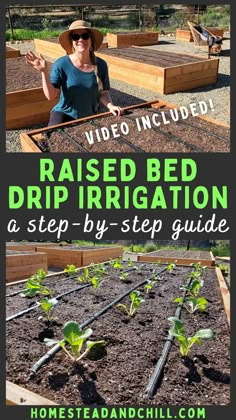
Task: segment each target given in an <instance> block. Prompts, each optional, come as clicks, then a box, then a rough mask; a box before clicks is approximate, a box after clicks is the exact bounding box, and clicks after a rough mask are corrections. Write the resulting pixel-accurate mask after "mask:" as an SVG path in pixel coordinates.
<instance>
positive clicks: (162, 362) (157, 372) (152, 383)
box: [146, 278, 192, 398]
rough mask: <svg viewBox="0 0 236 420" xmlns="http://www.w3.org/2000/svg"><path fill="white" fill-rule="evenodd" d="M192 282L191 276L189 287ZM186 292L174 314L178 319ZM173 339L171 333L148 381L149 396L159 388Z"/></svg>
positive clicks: (147, 392) (147, 390)
mask: <svg viewBox="0 0 236 420" xmlns="http://www.w3.org/2000/svg"><path fill="white" fill-rule="evenodd" d="M191 283H192V279H191V278H190V280H189V281H188V283H187V287H190V285H191ZM186 294H187V291H186V290H185V291H184V293H183V303H181V304H180V305H179V306H178V308H177V309H176V311H175V315H174V316H175V317H176V318H178V319H180V314H181V310H182V308H183V304H184V301H185V297H186ZM173 341H174V336H173V335H172V334H170V333H169V334H168V337H167V338H166V342H165V344H164V347H163V350H162V354H161V356H160V358H159V360H158V362H157V364H156V367H155V370H154V372H153V374H152V376H151V379H150V381H149V383H148V386H147V388H146V394H147V396H148V398H153V396H154V393H155V391H156V388H157V384H158V382H159V379H160V376H161V374H162V371H163V368H164V366H165V364H166V360H167V357H168V354H169V352H170V349H171V346H172V343H173Z"/></svg>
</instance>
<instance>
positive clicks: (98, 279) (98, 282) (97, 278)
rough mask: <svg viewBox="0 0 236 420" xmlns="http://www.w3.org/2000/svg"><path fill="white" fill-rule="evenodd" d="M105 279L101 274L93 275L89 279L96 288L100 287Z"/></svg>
mask: <svg viewBox="0 0 236 420" xmlns="http://www.w3.org/2000/svg"><path fill="white" fill-rule="evenodd" d="M104 280H105V279H104V278H102V277H100V276H93V277H91V278H90V279H89V281H90V282H91V283H92V285H93V288H94V289H98V288H99V287H100V286H101V284H102V282H103V281H104Z"/></svg>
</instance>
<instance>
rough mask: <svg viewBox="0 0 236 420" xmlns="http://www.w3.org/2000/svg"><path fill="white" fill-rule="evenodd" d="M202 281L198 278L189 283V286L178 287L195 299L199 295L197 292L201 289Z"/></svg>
mask: <svg viewBox="0 0 236 420" xmlns="http://www.w3.org/2000/svg"><path fill="white" fill-rule="evenodd" d="M203 284H204V281H203V280H202V279H199V278H195V279H194V280H192V281H191V283H190V285H189V286H186V285H182V286H180V289H181V290H185V291H186V292H187V294H188V295H190V296H192V297H197V296H198V295H199V291H200V289H201V288H202V286H203Z"/></svg>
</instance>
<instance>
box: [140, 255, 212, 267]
mask: <svg viewBox="0 0 236 420" xmlns="http://www.w3.org/2000/svg"><path fill="white" fill-rule="evenodd" d="M138 261H139V262H152V263H155V262H157V261H161V262H162V263H163V264H166V263H168V262H170V263H175V264H176V265H179V264H181V265H182V264H184V265H185V264H186V265H190V264H192V263H197V262H199V261H201V263H202V265H206V266H207V267H209V266H212V261H211V260H206V259H199V258H198V259H197V258H173V257H164V256H162V255H156V256H155V257H154V256H152V257H151V256H148V255H138Z"/></svg>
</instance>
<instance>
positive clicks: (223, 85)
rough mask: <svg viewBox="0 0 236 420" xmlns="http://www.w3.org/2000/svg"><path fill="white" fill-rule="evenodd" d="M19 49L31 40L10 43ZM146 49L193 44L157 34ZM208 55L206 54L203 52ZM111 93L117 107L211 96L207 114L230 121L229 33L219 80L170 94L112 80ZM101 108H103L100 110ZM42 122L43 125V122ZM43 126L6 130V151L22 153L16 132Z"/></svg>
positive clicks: (189, 50) (29, 46) (182, 49)
mask: <svg viewBox="0 0 236 420" xmlns="http://www.w3.org/2000/svg"><path fill="white" fill-rule="evenodd" d="M13 46H14V47H16V48H19V49H20V51H21V53H22V54H24V53H26V51H29V50H33V49H34V45H33V42H24V43H19V44H14V45H13ZM143 48H148V49H155V50H160V51H170V52H177V53H178V52H179V53H183V54H194V52H195V47H194V44H193V43H192V42H191V43H190V42H189V43H188V42H178V43H176V41H175V38H174V37H173V36H169V37H168V36H165V37H160V42H159V44H158V45H152V46H148V47H143ZM203 54H204V53H203ZM204 55H205V56H207V55H206V54H204ZM111 95H112V98H113V102H114V103H115V104H117V105H120V106H128V105H133V104H137V103H141V102H143V101H151V100H155V99H164V100H166V101H168V102H171V103H174V104H176V105H185V106H188V105H189V104H190V103H193V102H199V101H208V100H209V99H212V101H213V105H214V112H211V114H210V116H211V117H213V118H215V119H217V120H219V121H222V122H224V123H228V124H229V123H230V111H229V107H230V38H229V33H226V34H225V39H224V41H223V53H222V55H221V56H220V65H219V76H218V81H217V83H216V84H214V85H208V86H203V87H200V88H196V89H192V90H191V91H185V92H176V93H173V94H169V95H162V94H160V93H155V92H152V91H150V90H146V89H143V88H140V87H137V86H134V85H129V84H128V83H124V82H120V81H118V80H114V79H111ZM101 110H103V109H101ZM44 125H45V124H44ZM44 125H40V126H39V125H38V126H34V127H29V128H28V129H27V130H26V129H22V130H8V131H7V132H6V151H7V152H21V146H20V141H19V134H20V133H21V132H24V131H29V130H30V129H34V128H40V127H43V126H44Z"/></svg>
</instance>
